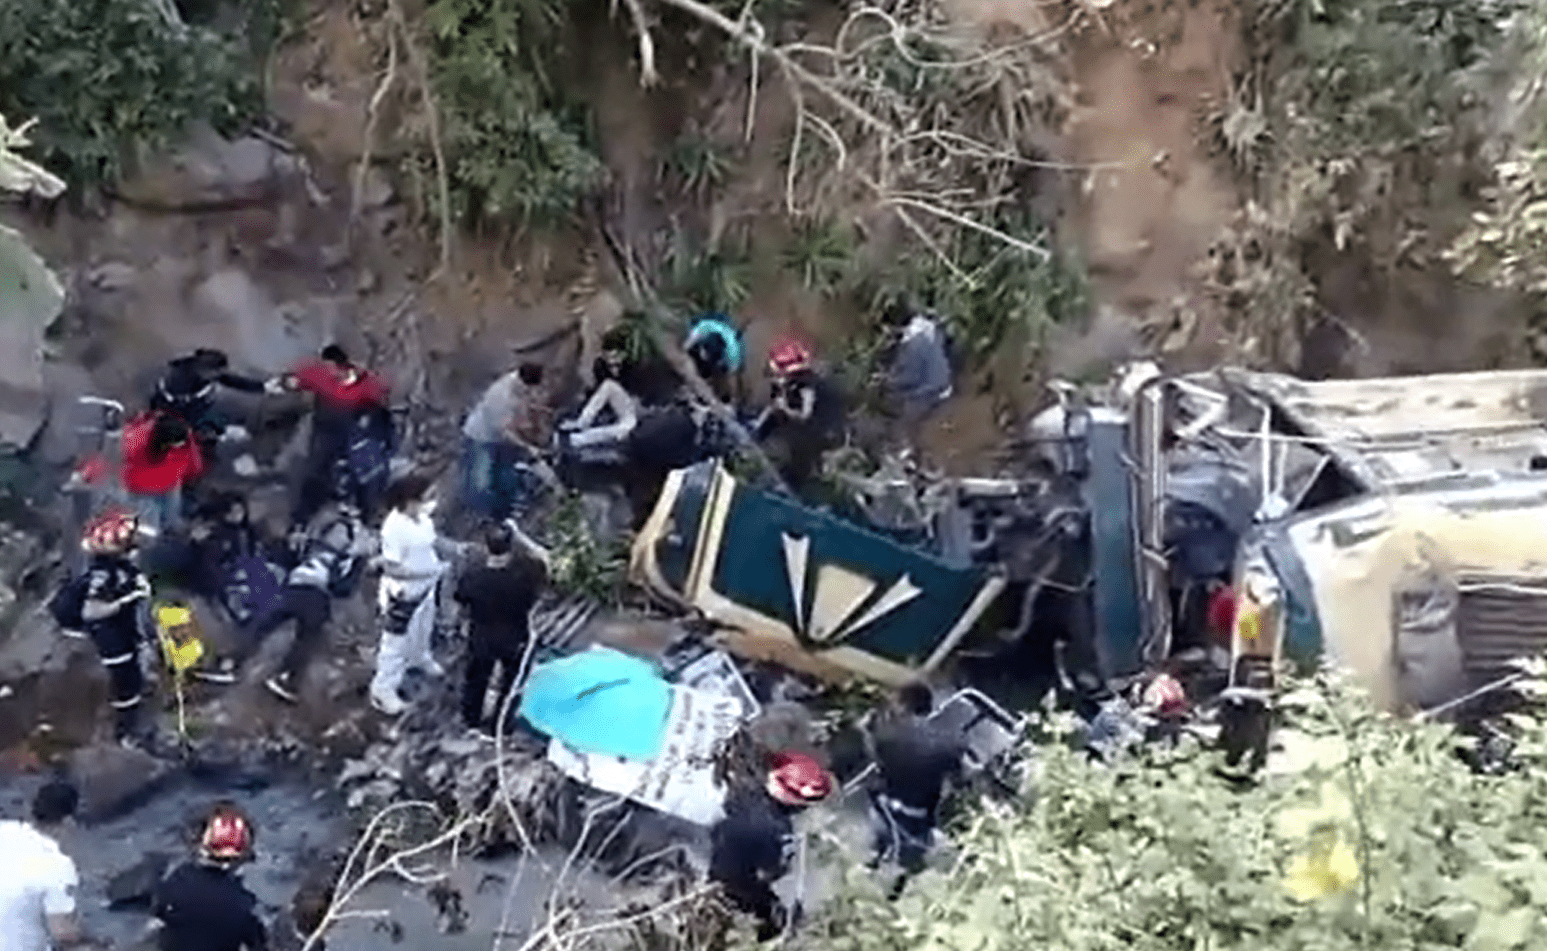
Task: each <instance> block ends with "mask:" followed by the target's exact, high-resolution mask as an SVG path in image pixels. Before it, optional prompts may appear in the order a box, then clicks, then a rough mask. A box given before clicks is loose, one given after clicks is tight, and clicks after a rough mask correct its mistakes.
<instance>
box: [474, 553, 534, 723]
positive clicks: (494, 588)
mask: <svg viewBox="0 0 1547 951" xmlns="http://www.w3.org/2000/svg"><path fill="white" fill-rule="evenodd" d="M518 546H519V547H520V548H521V551H517V550H516V549H517V547H518ZM484 549H485V551H486V552H487V555H486V559H485V561H484V563H483V564H481V565H475V566H473V567H471V568H469V569H468V570H467V571H465V572H463V573H462V577H461V578H460V579H458V580H457V587H456V591H455V592H454V594H453V597H454V598H455V599H456V601H457V603H459V604H461V605H462V608H463V610H465V611H466V612H467V674H466V679H465V680H464V681H463V683H462V722H463V723H464V724H465V725H466V726H467V728H468V729H469V730H473V731H476V732H478V733H480V734H483V735H485V736H487V735H491V734H492V733H493V732H494V731H493V730H491V729H490V726H489V720H488V719H486V718H485V717H484V700H485V699H486V697H487V695H488V693H489V681H490V679H491V678H492V677H493V676H494V668H495V665H499V668H500V679H499V700H498V701H496V702H497V703H503V702H504V700H505V698H506V697H507V696H509V694H510V688H511V687H512V685H514V684H515V682H516V677H517V675H518V674H519V673H520V670H521V660H522V658H523V657H524V656H525V654H526V648H527V642H528V640H529V639H530V638H531V628H530V626H529V625H530V621H531V615H532V608H534V607H536V605H537V599H538V597H539V596H540V595H541V594H542V588H543V585H544V584H545V583H546V582H547V579H548V570H547V567H546V565H545V563H544V562H545V560H546V555H547V553H546V552H544V551H543V550H542V549H541V548H539V547H538V546H537V544H536V543H535V542H532V541H531V540H530V539H527V538H526V537H525V536H524V535H522V534H521V533H520V531H519V530H518V529H516V528H515V527H514V526H513V525H512V524H510V523H504V524H498V525H494V526H491V527H490V528H489V530H488V531H487V532H486V533H485V534H484ZM496 710H497V711H498V710H499V708H498V707H496Z"/></svg>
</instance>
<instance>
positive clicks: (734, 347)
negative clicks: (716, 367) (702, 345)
mask: <svg viewBox="0 0 1547 951" xmlns="http://www.w3.org/2000/svg"><path fill="white" fill-rule="evenodd" d="M710 334H714V335H716V336H718V337H719V338H720V339H721V340H722V341H724V342H725V362H726V363H727V364H728V365H729V366H730V371H731V372H732V373H739V372H740V371H741V334H739V333H737V332H736V328H735V327H732V326H731V324H730V318H729V317H726V316H725V315H724V314H706V315H704V316H703V317H700V318H699V319H698V320H697V321H696V322H695V323H694V324H693V329H692V330H691V331H689V333H688V341H687V346H692V345H693V344H694V342H696V341H698V340H699V339H701V338H703V337H707V336H709V335H710Z"/></svg>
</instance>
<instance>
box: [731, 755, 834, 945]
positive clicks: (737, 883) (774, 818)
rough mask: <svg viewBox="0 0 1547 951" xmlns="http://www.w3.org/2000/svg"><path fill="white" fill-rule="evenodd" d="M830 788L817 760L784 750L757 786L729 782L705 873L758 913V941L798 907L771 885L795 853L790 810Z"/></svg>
mask: <svg viewBox="0 0 1547 951" xmlns="http://www.w3.org/2000/svg"><path fill="white" fill-rule="evenodd" d="M832 791H833V777H832V774H831V773H829V772H828V771H827V770H826V769H824V768H823V767H822V764H821V763H818V762H817V761H816V760H815V759H813V758H811V757H810V756H807V755H805V754H804V753H793V752H784V753H776V754H774V755H773V757H772V758H771V760H770V763H769V769H768V772H767V774H766V776H765V777H764V783H763V785H762V786H761V787H757V786H738V787H733V788H732V789H731V791H730V793H729V794H728V795H727V796H726V801H725V815H724V817H723V818H721V819H720V821H719V822H717V823H715V826H714V828H713V829H711V830H710V845H711V851H710V858H709V878H710V880H711V881H714V882H717V883H719V885H720V888H721V890H722V891H723V892H724V895H725V898H726V900H727V901H729V902H730V904H731V905H732V906H733V907H735V908H736V909H738V910H740V911H744V912H747V913H748V914H751V915H752V916H753V917H755V918H756V919H757V938H758V940H759V941H769V940H771V939H773V938H775V937H777V936H778V934H779V933H780V932H781V931H783V930H784V929H785V925H786V924H787V923H789V922H790V921H791V920H792V919H793V918H794V917H795V914H796V913H797V910H796V909H789V910H786V909H785V908H784V906H783V905H782V904H781V903H780V901H779V896H778V895H776V894H774V890H773V883H774V882H776V881H778V880H779V879H780V878H783V877H784V874H785V873H786V872H788V871H789V867H790V859H791V858H792V857H793V854H794V850H795V824H794V816H795V814H796V813H798V812H800V811H801V810H803V809H805V808H807V807H809V806H811V805H813V804H815V803H818V802H820V801H822V800H823V799H826V798H827V796H828V795H829V794H830V793H831V792H832Z"/></svg>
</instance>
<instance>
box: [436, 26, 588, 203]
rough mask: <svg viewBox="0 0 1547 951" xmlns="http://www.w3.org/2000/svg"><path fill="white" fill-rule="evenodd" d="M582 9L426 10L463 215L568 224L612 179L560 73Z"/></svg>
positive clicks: (456, 200)
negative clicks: (606, 181) (606, 177)
mask: <svg viewBox="0 0 1547 951" xmlns="http://www.w3.org/2000/svg"><path fill="white" fill-rule="evenodd" d="M577 15H579V14H578V12H577V11H575V10H572V9H571V5H570V4H568V3H565V2H562V0H434V2H432V3H430V5H429V6H428V7H427V8H426V10H425V13H424V20H423V23H424V26H425V27H426V29H427V30H428V32H429V34H430V37H431V52H432V57H431V58H432V60H433V71H434V85H435V90H436V95H437V97H438V99H439V105H440V109H441V111H442V114H443V116H444V118H445V121H446V127H447V128H446V149H447V156H446V158H447V161H448V163H449V166H450V168H449V177H450V186H451V193H452V194H451V201H452V205H453V209H452V211H453V214H454V216H455V217H456V218H457V220H459V221H462V222H464V223H466V224H469V225H478V224H484V223H515V224H517V225H527V224H538V225H553V224H560V223H564V222H567V221H570V220H572V219H573V217H574V216H575V215H576V213H577V212H578V210H579V208H580V204H581V202H582V201H583V200H584V199H586V198H587V197H589V196H591V195H592V194H594V193H595V192H596V191H597V189H598V188H600V187H601V185H602V184H603V183H604V182H605V167H604V165H603V164H602V160H601V158H600V157H599V156H598V155H597V153H596V150H595V147H594V143H593V137H592V133H591V128H590V114H589V112H588V110H587V109H586V107H585V104H584V103H583V101H582V100H581V99H580V98H579V97H578V96H576V95H574V94H572V93H571V92H569V91H567V80H568V77H565V76H563V75H562V74H561V73H560V71H559V70H560V68H561V64H563V63H564V62H565V57H566V56H568V55H571V54H573V53H574V51H575V47H576V44H575V42H574V41H573V40H572V38H571V37H572V29H573V27H574V23H575V21H574V20H573V19H572V17H574V16H577ZM602 15H605V13H603V14H602Z"/></svg>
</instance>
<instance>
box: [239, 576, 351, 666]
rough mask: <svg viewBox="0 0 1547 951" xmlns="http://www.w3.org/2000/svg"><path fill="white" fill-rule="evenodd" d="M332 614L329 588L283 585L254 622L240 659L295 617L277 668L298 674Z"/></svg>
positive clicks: (249, 654)
mask: <svg viewBox="0 0 1547 951" xmlns="http://www.w3.org/2000/svg"><path fill="white" fill-rule="evenodd" d="M332 616H333V598H332V596H331V595H329V594H328V592H326V591H324V590H323V589H321V588H316V587H312V586H311V585H300V584H292V585H286V586H285V590H284V592H283V593H282V594H281V595H280V598H279V600H278V601H276V602H275V603H274V604H273V605H271V606H270V607H269V609H268V610H267V611H265V612H264V614H263V616H262V617H261V618H259V619H258V620H257V621H255V622H254V624H253V628H252V631H253V634H252V638H251V640H250V641H249V642H248V644H247V646H246V650H245V651H244V652H243V658H242V659H245V658H246V657H250V656H251V655H252V654H253V653H254V652H255V651H256V650H257V648H258V645H260V644H262V643H263V639H264V638H266V637H268V636H269V635H270V634H272V633H274V632H275V631H277V630H279V628H280V627H281V626H282V625H283V624H285V623H286V622H287V621H294V622H295V633H294V634H293V635H292V637H291V639H290V648H289V649H288V650H286V651H285V658H284V660H283V661H281V662H280V667H279V669H280V672H281V673H285V674H289V675H290V676H291V677H299V676H301V674H302V673H303V672H305V670H306V665H307V664H308V663H310V662H311V659H312V655H313V654H315V653H316V652H317V648H318V647H319V646H321V644H322V641H323V636H324V634H325V633H326V631H327V625H328V620H329V619H330V618H331V617H332Z"/></svg>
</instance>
